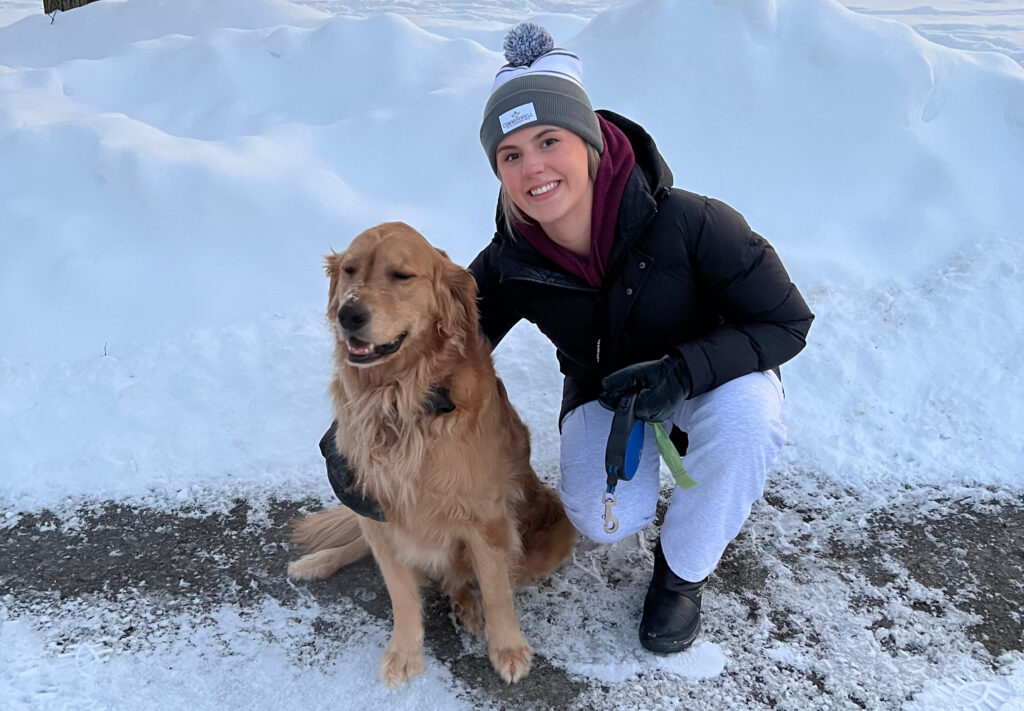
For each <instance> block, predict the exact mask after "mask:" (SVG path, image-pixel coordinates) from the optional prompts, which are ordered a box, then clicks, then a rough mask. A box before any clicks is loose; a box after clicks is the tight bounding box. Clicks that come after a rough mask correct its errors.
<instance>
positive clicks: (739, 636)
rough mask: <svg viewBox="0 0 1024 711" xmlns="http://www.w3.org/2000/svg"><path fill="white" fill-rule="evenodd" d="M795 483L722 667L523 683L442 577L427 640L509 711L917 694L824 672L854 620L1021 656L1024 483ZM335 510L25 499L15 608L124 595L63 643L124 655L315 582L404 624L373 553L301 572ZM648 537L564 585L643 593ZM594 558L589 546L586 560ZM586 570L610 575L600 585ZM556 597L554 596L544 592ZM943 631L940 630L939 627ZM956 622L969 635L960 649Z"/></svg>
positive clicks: (738, 562) (324, 591) (724, 641)
mask: <svg viewBox="0 0 1024 711" xmlns="http://www.w3.org/2000/svg"><path fill="white" fill-rule="evenodd" d="M990 493H991V492H990ZM793 498H794V497H793V496H792V495H791V494H790V495H786V494H785V493H784V492H783V493H769V494H768V495H767V496H766V498H765V500H764V501H762V502H760V503H759V505H758V506H757V507H756V508H755V511H754V515H753V517H752V519H751V523H750V524H749V525H748V527H747V528H746V529H745V531H744V533H743V534H742V535H741V537H740V539H739V540H738V541H737V542H736V544H734V545H733V546H732V547H731V548H730V550H729V551H728V552H727V554H726V557H725V558H724V559H723V561H722V564H721V565H720V567H719V570H718V571H717V573H716V575H715V576H714V578H713V580H712V582H711V584H710V586H709V591H708V594H707V598H706V600H707V602H706V605H705V609H706V613H707V614H706V620H707V624H706V627H705V631H704V633H703V634H704V637H705V639H709V640H711V641H714V642H715V643H717V644H721V645H722V646H724V647H726V648H727V649H728V650H729V656H730V662H729V663H728V664H727V665H726V668H725V671H723V673H721V674H719V675H718V676H717V677H715V678H714V679H703V680H687V679H682V680H680V679H679V678H678V677H671V676H659V675H657V674H651V675H648V678H646V679H645V678H644V674H643V673H641V674H639V678H637V679H633V680H632V682H631V690H630V691H629V692H628V693H627V692H626V691H625V690H624V687H623V685H622V684H617V683H607V682H602V681H600V680H595V679H593V678H587V677H586V676H582V675H576V674H571V673H569V672H567V671H565V669H564V668H562V666H559V665H556V664H552V663H551V662H550V661H549V660H548V659H547V658H546V657H545V655H544V650H543V649H540V650H539V651H538V655H537V658H536V662H535V666H534V668H533V671H532V673H531V674H530V676H529V677H528V678H527V679H525V680H524V681H523V682H522V683H520V684H518V685H516V686H515V687H507V686H505V685H504V684H503V683H502V682H500V680H499V679H498V678H497V676H496V675H495V674H494V673H493V672H492V670H491V668H490V665H489V662H488V660H487V658H486V654H485V653H484V651H483V648H482V646H480V647H475V648H474V647H467V644H466V642H465V640H463V639H462V638H461V637H460V634H459V633H458V632H457V631H455V630H454V628H453V627H452V626H451V625H450V623H449V621H448V615H447V603H446V601H445V600H444V599H442V598H441V597H440V595H438V594H437V593H436V592H434V591H428V592H427V593H426V606H425V618H426V650H425V652H426V654H427V655H430V656H431V657H433V658H436V659H437V660H439V661H440V662H441V663H442V664H443V665H444V666H445V667H447V668H448V669H449V670H450V672H451V674H452V676H453V677H454V678H455V679H456V680H457V681H458V682H460V683H461V684H462V685H463V687H464V688H465V689H466V690H467V691H465V693H464V695H466V696H467V697H468V698H467V700H468V701H470V702H471V703H473V704H475V705H480V706H489V707H492V708H506V709H532V708H557V709H571V708H578V709H598V708H608V706H609V704H612V705H613V706H615V707H621V706H622V705H623V703H624V699H628V702H627V703H628V704H632V705H634V707H637V708H639V707H643V706H646V707H647V708H658V707H670V706H672V705H674V703H676V702H678V699H679V698H680V696H685V697H687V698H689V699H691V700H703V701H704V702H706V703H716V704H718V706H716V707H717V708H724V707H734V708H747V709H760V708H765V709H770V708H872V709H874V708H900V707H901V706H902V705H903V704H905V703H906V702H907V701H908V700H910V698H911V695H910V694H908V693H907V690H906V688H907V687H899V686H898V685H897V686H896V687H895V688H893V687H892V685H891V684H885V683H878V680H876V683H874V684H872V681H871V679H870V675H871V674H872V673H876V672H872V671H871V668H870V665H867V668H866V669H865V671H864V673H865V679H863V680H862V681H858V680H857V678H856V674H855V673H853V672H851V671H850V668H846V669H844V670H843V671H842V672H841V673H840V672H837V673H836V674H835V675H832V674H829V673H828V672H823V671H822V669H827V668H828V667H827V666H826V667H823V666H822V663H823V662H824V661H839V658H841V657H842V656H843V654H845V652H844V651H843V650H844V649H846V648H845V647H843V642H842V641H841V640H840V639H838V637H841V636H843V635H844V634H849V633H848V632H844V627H843V624H847V623H849V624H852V625H853V626H854V627H856V626H857V625H860V626H861V628H863V629H867V630H868V631H869V632H870V633H871V635H870V636H869V639H873V640H875V642H876V644H874V645H873V647H872V649H871V654H876V655H879V656H881V657H885V656H886V655H888V656H889V657H891V658H892V659H901V660H904V661H907V662H917V667H913V666H910V667H908V669H909V671H908V674H910V676H913V675H914V674H915V673H916V674H919V675H921V678H924V679H927V678H934V676H935V675H936V674H938V675H941V674H943V673H944V667H943V666H942V663H941V662H938V661H934V660H932V661H929V660H930V659H931V657H930V653H929V649H928V647H930V646H936V647H938V648H939V649H938V654H939V655H940V656H946V657H948V656H951V655H952V654H958V653H959V654H964V653H966V654H968V655H969V656H970V657H972V658H973V659H974V661H976V662H978V663H980V664H982V665H984V666H985V667H987V668H989V669H991V670H992V672H993V674H995V675H997V676H998V674H999V673H1000V671H999V670H1000V668H1001V667H1005V666H1007V665H1008V664H1009V663H1010V662H1011V661H1012V660H1013V659H1015V658H1019V657H1016V656H1015V655H1014V653H1017V654H1018V655H1019V653H1020V652H1022V651H1024V644H1022V639H1024V634H1022V624H1021V617H1020V610H1022V609H1024V582H1022V580H1024V552H1022V551H1024V498H1007V497H1006V496H1001V497H997V498H994V499H992V500H990V501H989V502H988V503H979V497H977V496H972V497H970V498H968V499H965V500H963V501H960V502H957V501H954V500H952V499H951V498H949V497H944V496H943V495H942V494H941V492H918V493H917V495H915V496H914V497H910V499H909V500H907V501H906V502H904V503H901V504H890V505H887V506H886V507H885V508H881V509H875V510H872V511H868V510H864V511H860V510H858V507H857V500H856V499H855V498H850V497H849V495H848V494H844V493H842V492H832V493H823V494H822V495H821V496H820V498H819V499H814V498H812V497H808V496H807V495H806V494H804V495H802V496H801V497H796V499H797V501H799V503H798V504H794V503H792V501H791V499H793ZM317 508H319V503H318V502H316V501H313V500H307V501H280V500H271V501H268V502H264V503H262V504H261V505H260V506H258V507H253V506H251V505H250V504H249V503H247V502H245V501H241V500H238V501H234V502H232V503H231V505H230V507H229V508H227V509H226V510H224V511H222V512H220V513H209V512H202V511H199V510H195V509H189V508H183V509H179V510H171V511H158V510H154V509H148V508H141V507H132V506H127V505H123V504H119V503H116V502H106V503H99V504H95V505H91V506H87V507H82V508H80V509H78V510H77V511H75V512H74V513H73V514H68V513H65V514H64V515H63V516H61V517H58V516H57V515H56V514H54V513H53V512H50V511H42V512H37V513H13V514H12V513H8V514H7V527H6V529H0V530H2V533H0V606H2V607H4V608H6V613H5V614H6V616H7V619H18V618H25V619H30V620H38V621H39V623H38V624H39V625H40V627H42V626H43V625H45V624H46V622H47V621H49V620H53V619H54V618H55V617H59V616H60V615H62V614H66V612H64V611H67V610H68V609H72V608H74V609H76V610H79V613H78V614H80V610H81V608H82V607H87V606H97V605H98V606H101V607H106V608H111V607H113V608H114V609H118V610H121V611H122V614H120V615H117V616H116V617H114V618H109V616H108V618H109V619H105V621H104V622H103V624H102V625H100V627H101V628H102V630H101V631H100V630H99V628H98V627H97V626H95V625H93V626H84V627H82V628H81V629H77V630H72V631H70V632H69V631H67V630H66V629H65V631H64V632H62V638H60V639H56V640H54V645H56V647H57V648H60V647H61V646H62V645H73V644H75V643H77V642H80V641H81V640H82V639H88V638H93V639H100V638H102V640H103V641H102V644H104V645H107V646H110V647H112V648H113V650H112V651H113V652H123V651H126V650H132V649H141V648H144V647H145V646H146V645H147V640H148V638H149V637H150V636H151V635H153V634H154V630H156V629H158V627H159V626H160V621H161V620H162V619H163V620H168V619H171V618H172V617H178V616H180V615H181V614H182V613H185V614H187V615H190V616H192V617H193V618H194V619H196V620H197V621H198V622H197V624H202V620H203V619H204V616H207V615H208V614H209V612H210V610H212V609H214V608H217V607H220V606H223V605H225V604H229V605H233V606H235V607H237V608H238V609H240V610H247V609H248V610H254V609H255V608H256V607H258V606H259V605H261V604H263V603H265V602H266V601H267V600H274V601H276V603H277V604H278V605H280V606H282V607H284V608H289V607H295V606H298V605H299V604H300V603H302V602H303V601H304V600H305V601H306V602H308V600H309V597H310V596H312V598H313V599H314V600H315V602H316V603H317V604H318V605H320V606H321V607H322V608H323V609H324V610H330V609H332V608H338V609H339V610H340V609H344V608H345V607H346V606H352V605H355V606H357V607H358V608H361V609H362V610H363V611H365V612H366V613H368V614H369V615H371V616H372V617H375V618H378V619H380V620H382V621H384V622H385V623H387V624H389V617H390V603H389V602H388V597H387V592H386V590H385V588H384V586H383V582H382V580H381V578H380V575H379V574H378V572H377V570H376V567H375V566H374V564H373V562H372V560H369V559H367V560H364V561H361V562H360V563H358V564H355V565H353V566H351V567H350V568H348V569H346V570H345V571H343V572H342V573H340V574H338V575H336V576H334V577H333V578H331V579H330V580H327V581H322V582H316V583H312V584H302V585H293V584H291V583H289V582H288V581H287V580H286V579H285V576H284V570H285V567H286V565H287V562H288V560H289V559H291V558H294V557H295V553H294V552H292V551H290V550H289V545H288V542H287V536H288V530H289V529H288V521H289V520H291V519H292V518H294V517H295V516H297V515H300V514H301V513H303V512H306V511H310V510H315V509H317ZM650 535H654V534H653V531H652V532H651V534H650ZM647 543H648V544H649V543H650V538H648V540H647ZM637 552H638V551H637V550H636V549H635V546H634V550H633V551H632V552H630V551H628V550H625V549H623V547H622V544H619V546H612V547H605V548H594V547H592V546H588V545H586V544H582V543H581V544H580V546H579V550H578V552H577V561H576V564H575V565H574V564H573V563H571V562H570V563H567V564H566V565H565V566H563V569H562V570H561V571H559V573H558V574H556V577H557V578H558V579H559V581H560V583H561V585H562V586H563V589H564V588H565V586H566V585H568V586H569V588H570V590H579V591H580V595H581V597H580V599H575V596H574V593H572V592H569V593H566V592H564V590H563V592H562V593H561V595H560V596H561V598H563V601H561V602H562V604H564V605H580V604H585V602H584V601H585V596H586V595H591V594H593V595H598V596H599V593H600V590H601V589H605V590H610V589H616V588H618V589H623V588H629V589H631V590H633V591H634V592H635V597H637V599H642V595H643V589H644V587H645V585H646V579H647V576H649V562H648V561H646V560H645V558H644V556H643V555H642V554H640V555H636V554H637ZM631 555H632V557H631V558H630V556H631ZM627 558H629V560H627ZM580 560H587V561H589V566H590V569H589V570H588V572H587V574H586V575H583V574H581V573H580V570H581V569H582V567H583V566H582V565H580V563H579V561H580ZM638 561H639V563H640V564H639V565H637V562H638ZM815 581H817V583H815ZM836 581H841V582H840V583H839V584H840V585H841V586H845V592H841V593H840V595H839V597H844V598H845V599H844V600H843V604H842V605H839V606H837V609H836V610H831V611H830V610H825V609H822V608H821V606H820V605H818V604H809V605H807V606H805V607H802V606H801V595H800V590H805V591H806V590H807V589H809V588H806V587H803V586H807V585H813V584H829V585H832V584H835V583H836ZM588 585H589V586H590V587H591V588H595V587H596V589H597V592H593V591H589V592H588V590H587V586H588ZM557 587H558V586H557V585H552V584H549V583H545V582H542V583H539V584H537V585H534V586H532V587H531V588H528V589H527V590H524V591H522V592H521V593H520V595H519V604H520V615H521V617H523V618H524V628H525V629H527V632H528V636H529V629H530V626H531V624H534V623H536V620H534V621H532V622H531V620H529V619H528V618H529V617H530V616H533V617H538V616H540V617H543V616H545V615H547V617H548V619H549V620H552V621H554V622H555V623H557V620H558V614H559V613H558V611H557V610H556V609H554V608H552V609H551V610H550V611H549V612H545V609H546V608H545V605H548V604H555V605H557V604H559V602H560V601H559V600H558V598H559V595H550V594H548V593H551V591H552V590H553V589H557ZM630 595H631V596H634V595H633V593H632V592H631V593H630ZM549 598H553V599H554V600H555V602H554V603H548V602H545V601H546V600H548V599H549ZM804 599H811V598H807V596H804ZM75 603H78V604H75ZM634 616H635V615H634ZM837 620H841V621H842V624H838V623H837ZM540 623H543V620H541V621H540ZM210 624H213V621H212V620H210ZM631 624H632V622H631ZM312 628H313V629H312V630H311V635H310V637H308V638H307V639H306V640H305V641H304V642H302V643H301V644H298V645H297V646H296V648H295V649H292V650H291V661H292V663H294V664H297V665H302V664H323V663H325V661H326V662H329V660H330V659H331V658H332V655H337V654H340V653H341V650H342V649H343V645H344V644H350V643H352V640H353V639H357V638H358V635H359V630H358V629H355V628H353V626H352V625H350V624H346V617H345V615H343V614H339V615H330V614H322V615H320V616H319V617H317V618H316V619H315V620H314V622H313V625H312ZM929 630H937V631H936V632H935V633H934V634H933V635H932V637H933V638H929ZM950 630H952V632H951V631H950ZM938 631H941V634H940V633H939V632H938ZM951 638H952V639H954V640H955V644H954V645H953V646H954V647H955V649H952V651H951V650H950V649H943V647H947V648H948V647H949V645H950V644H951V643H950V642H949V641H948V640H949V639H951ZM944 640H946V641H944ZM779 645H784V646H785V647H786V648H787V649H790V650H794V649H795V650H797V656H800V655H803V656H804V657H805V663H802V664H800V663H794V661H793V656H794V655H793V652H792V651H791V652H790V653H788V654H787V655H785V656H780V655H774V656H773V655H771V654H767V655H766V654H765V653H764V650H765V649H777V648H779ZM467 650H468V651H467ZM963 650H967V651H966V652H964V651H963ZM808 659H809V660H811V662H812V663H806V660H808ZM814 660H817V662H818V663H813V662H814ZM853 667H854V668H855V667H856V664H854V665H853ZM374 671H375V670H374ZM368 673H371V672H370V670H368ZM840 677H841V678H840ZM917 688H918V689H919V688H920V685H919V684H918V686H917ZM723 702H728V703H723Z"/></svg>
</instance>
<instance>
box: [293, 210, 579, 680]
mask: <svg viewBox="0 0 1024 711" xmlns="http://www.w3.org/2000/svg"><path fill="white" fill-rule="evenodd" d="M326 271H327V275H328V276H329V277H330V296H329V302H328V308H327V314H328V318H329V319H330V322H331V324H332V327H333V329H334V333H335V346H334V358H335V370H334V377H333V380H332V382H331V385H330V393H331V397H332V399H333V403H334V414H335V417H336V418H337V421H338V429H337V435H336V444H337V447H338V450H339V451H341V452H343V453H344V454H345V455H347V457H348V460H349V462H350V463H351V465H352V468H353V469H354V471H355V473H356V484H357V486H360V487H362V488H363V489H364V490H365V492H366V493H367V494H369V495H370V496H372V497H374V498H375V499H376V500H377V501H378V502H379V504H380V506H381V508H382V510H383V511H384V513H385V516H386V518H387V521H386V522H383V523H382V522H378V521H374V520H372V519H369V518H363V517H361V516H358V515H357V514H355V513H353V512H352V511H351V510H349V509H347V508H345V507H337V508H334V509H329V510H327V511H323V512H320V513H317V514H313V515H311V516H307V517H305V518H303V519H300V520H298V521H297V522H295V523H294V526H295V535H294V539H293V540H295V541H296V542H298V543H299V544H301V545H303V546H304V547H305V548H306V550H308V551H309V553H308V554H307V555H305V556H303V557H302V558H300V559H299V560H297V561H295V562H293V563H292V564H291V565H289V568H288V573H289V575H290V576H291V577H293V578H297V579H307V580H308V579H313V578H324V577H327V576H329V575H331V574H332V573H334V572H335V571H337V570H338V569H339V568H341V567H343V566H345V565H347V564H348V563H351V562H353V561H354V560H357V559H358V558H360V557H362V556H363V555H365V554H366V553H367V552H369V551H372V552H373V554H374V557H375V558H376V560H377V564H378V565H379V567H380V570H381V573H382V574H383V576H384V581H385V583H386V585H387V588H388V593H389V594H390V596H391V603H392V608H393V611H394V631H393V633H392V636H391V639H390V641H389V642H388V646H387V649H386V651H385V653H384V657H383V659H382V660H381V664H380V674H381V679H382V680H383V681H384V682H385V683H386V684H388V685H389V686H397V685H399V684H401V683H403V682H405V681H408V680H409V679H411V678H412V677H414V676H416V675H417V674H419V673H420V672H421V671H422V670H423V658H422V645H423V623H422V619H421V613H422V609H421V608H422V606H421V601H420V594H419V585H420V584H421V582H422V580H423V577H424V576H428V577H430V578H433V579H436V580H438V581H439V582H440V585H441V588H442V589H443V590H444V592H445V593H446V594H447V595H448V596H449V597H450V598H451V600H452V606H453V611H454V616H455V619H457V621H458V622H459V623H461V625H462V626H463V627H465V628H466V629H467V630H469V631H470V632H473V633H475V634H480V633H481V632H482V631H483V630H484V626H483V623H484V620H486V638H487V643H488V651H489V655H490V658H491V663H492V664H493V665H494V668H495V670H496V671H497V672H498V674H500V675H501V677H502V678H503V679H505V681H507V682H508V683H512V682H515V681H518V680H519V679H521V678H523V677H524V676H526V674H527V673H528V672H529V669H530V664H531V661H532V657H533V650H532V649H531V648H530V645H529V644H528V643H527V642H526V639H525V638H524V637H523V633H522V631H521V630H520V628H519V622H518V620H517V619H516V615H515V609H514V606H513V599H512V586H513V585H514V584H518V583H521V582H523V581H525V580H527V579H529V578H531V577H534V576H537V575H541V574H544V573H547V572H549V571H551V570H553V569H554V568H555V567H556V566H558V565H559V564H560V563H561V562H562V561H563V560H564V559H565V557H566V556H567V555H568V554H569V552H570V551H571V549H572V546H573V542H574V540H575V535H576V532H575V530H574V529H573V527H572V524H570V523H569V521H568V519H567V518H566V516H565V512H564V511H563V509H562V506H561V503H560V502H559V501H558V499H557V497H556V496H555V494H554V492H553V491H551V490H550V489H548V488H547V487H545V486H544V485H543V484H542V483H541V482H540V480H539V479H538V478H537V475H536V474H535V473H534V471H533V469H532V468H531V467H530V442H529V433H528V431H527V429H526V426H525V425H524V424H523V423H522V421H521V420H520V419H519V416H518V415H517V414H516V412H515V410H514V409H513V407H512V405H511V403H509V401H508V397H507V395H506V393H505V389H504V386H503V385H502V383H501V381H500V380H499V379H498V378H497V376H496V375H495V372H494V366H493V363H492V361H491V355H490V347H489V345H488V343H487V342H486V340H485V339H484V338H483V336H482V334H481V333H480V331H479V328H478V326H477V308H476V283H475V282H474V280H473V277H472V275H471V274H470V273H469V272H468V271H466V270H465V269H462V268H460V267H458V266H456V265H455V264H453V263H452V262H451V261H450V260H449V259H448V257H447V255H445V254H444V252H442V251H440V250H438V249H436V248H434V247H432V246H431V245H430V244H429V243H428V242H427V241H426V240H425V239H424V238H423V237H422V236H421V235H420V234H419V233H417V232H416V231H415V230H413V229H412V228H411V227H409V226H408V225H405V224H402V223H386V224H383V225H380V226H378V227H375V228H372V229H369V230H367V231H366V232H364V233H362V234H361V235H359V236H358V237H356V239H355V240H354V241H353V242H352V244H351V246H350V247H349V248H348V249H347V250H346V251H344V252H342V253H340V254H337V253H336V254H331V255H328V256H327V257H326ZM346 305H347V306H348V310H347V311H343V310H344V309H345V307H346ZM353 310H355V312H357V313H358V314H359V316H360V318H355V319H353V318H352V313H353ZM346 313H347V314H348V318H346V317H345V316H346ZM364 319H365V320H364ZM402 334H405V335H404V339H403V336H402ZM396 343H397V344H399V347H398V349H397V351H394V352H393V353H390V352H389V351H391V349H392V348H393V347H394V346H395V344H396ZM368 345H373V346H374V347H373V348H372V349H368ZM381 346H384V347H383V349H381V348H380V347H381ZM367 351H369V352H367ZM379 352H384V353H387V355H383V356H381V357H376V354H377V353H379ZM432 386H436V387H443V388H447V390H448V392H449V394H450V398H451V400H452V402H453V403H454V404H455V410H454V411H452V412H449V413H444V414H432V413H430V412H428V411H427V410H428V408H427V407H426V402H427V400H428V396H429V393H430V391H431V387H432ZM478 595H479V600H480V602H478ZM480 603H482V608H483V609H482V610H481V604H480Z"/></svg>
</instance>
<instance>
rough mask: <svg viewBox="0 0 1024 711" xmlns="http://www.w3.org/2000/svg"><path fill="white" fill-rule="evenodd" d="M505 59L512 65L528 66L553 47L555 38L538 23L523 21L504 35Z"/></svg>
mask: <svg viewBox="0 0 1024 711" xmlns="http://www.w3.org/2000/svg"><path fill="white" fill-rule="evenodd" d="M502 48H503V49H504V50H505V59H507V60H508V63H509V64H511V65H512V66H513V67H528V66H529V65H531V64H533V62H534V60H536V59H537V58H538V57H542V56H543V55H545V54H547V53H548V52H550V51H551V50H553V49H554V48H555V40H554V39H553V38H552V37H551V35H550V34H548V31H547V30H545V29H544V28H543V27H541V26H540V25H536V24H534V23H532V22H523V23H521V24H518V25H516V26H515V27H513V28H512V29H510V30H509V31H508V34H506V35H505V42H504V44H503V45H502Z"/></svg>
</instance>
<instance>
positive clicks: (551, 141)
mask: <svg viewBox="0 0 1024 711" xmlns="http://www.w3.org/2000/svg"><path fill="white" fill-rule="evenodd" d="M556 143H558V139H557V138H545V139H544V143H543V146H544V147H545V148H551V146H553V145H555V144H556Z"/></svg>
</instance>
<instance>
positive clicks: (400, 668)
mask: <svg viewBox="0 0 1024 711" xmlns="http://www.w3.org/2000/svg"><path fill="white" fill-rule="evenodd" d="M422 673H423V654H422V653H421V652H420V651H419V650H416V652H402V651H399V650H397V649H392V648H391V647H390V646H389V647H388V649H387V650H386V651H385V652H384V656H383V657H381V660H380V680H381V681H382V682H384V684H386V685H387V686H389V687H391V688H392V689H394V688H395V687H396V686H401V685H402V684H404V683H406V682H407V681H410V680H411V679H413V678H415V677H417V676H419V675H420V674H422Z"/></svg>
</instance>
